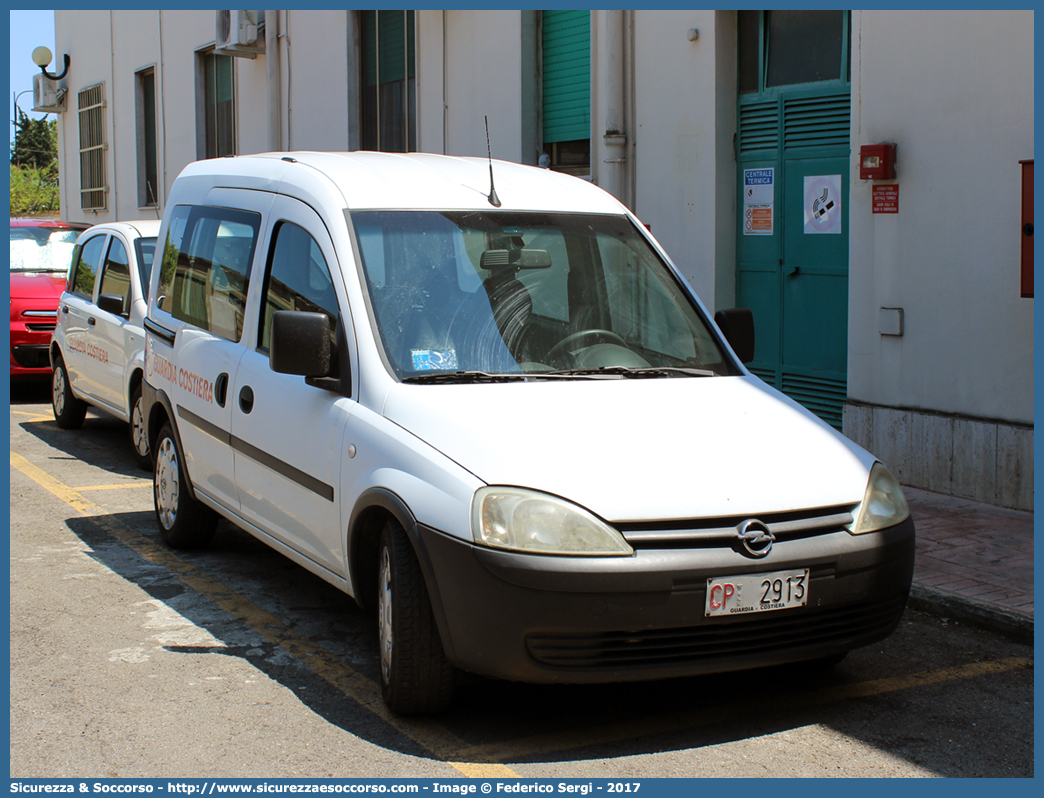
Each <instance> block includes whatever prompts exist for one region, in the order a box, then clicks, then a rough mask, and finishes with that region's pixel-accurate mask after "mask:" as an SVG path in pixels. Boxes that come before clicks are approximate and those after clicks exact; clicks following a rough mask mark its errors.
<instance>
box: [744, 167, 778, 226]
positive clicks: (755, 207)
mask: <svg viewBox="0 0 1044 798" xmlns="http://www.w3.org/2000/svg"><path fill="white" fill-rule="evenodd" d="M775 177H776V170H775V169H773V168H771V167H769V168H767V169H744V170H743V235H745V236H770V235H772V204H773V202H774V201H775V193H776V183H775Z"/></svg>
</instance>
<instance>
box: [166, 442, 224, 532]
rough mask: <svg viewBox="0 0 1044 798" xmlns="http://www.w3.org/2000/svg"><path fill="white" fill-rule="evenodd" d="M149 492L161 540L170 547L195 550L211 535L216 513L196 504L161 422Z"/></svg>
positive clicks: (180, 462) (178, 454)
mask: <svg viewBox="0 0 1044 798" xmlns="http://www.w3.org/2000/svg"><path fill="white" fill-rule="evenodd" d="M152 495H153V499H154V501H155V507H156V520H157V521H159V525H160V534H161V535H162V536H163V542H164V543H166V544H167V545H168V546H170V547H171V548H174V549H197V548H200V547H202V546H205V545H207V544H208V543H209V542H210V539H211V538H212V537H214V530H215V529H216V527H217V522H218V517H217V513H215V512H214V511H213V510H211V509H210V508H209V507H207V506H206V505H203V504H200V502H198V501H197V500H196V497H195V496H193V495H192V489H191V488H189V485H188V482H187V481H186V480H185V468H184V464H183V462H182V457H181V452H180V451H178V444H177V441H176V440H175V439H174V430H173V429H172V428H171V426H170V423H169V422H168V423H165V424H164V425H163V428H162V429H161V430H160V434H159V437H158V438H157V439H156V467H155V469H154V470H153V472H152Z"/></svg>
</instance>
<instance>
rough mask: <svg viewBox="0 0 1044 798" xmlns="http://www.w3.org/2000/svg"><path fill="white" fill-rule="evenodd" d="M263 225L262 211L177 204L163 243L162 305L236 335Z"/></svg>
mask: <svg viewBox="0 0 1044 798" xmlns="http://www.w3.org/2000/svg"><path fill="white" fill-rule="evenodd" d="M260 227H261V214H258V213H252V212H249V211H238V210H232V209H230V208H211V207H206V206H195V207H188V206H185V207H179V208H176V209H175V210H174V211H173V213H172V215H171V220H170V223H169V225H168V228H169V229H168V233H167V240H166V243H165V244H164V247H163V261H162V267H161V272H160V285H159V302H158V304H159V308H160V309H161V310H165V311H167V312H168V313H170V315H172V316H173V317H174V318H175V319H180V320H181V321H185V322H188V323H189V324H192V325H194V326H196V327H199V328H201V329H204V330H208V331H209V332H212V333H214V334H215V335H219V336H221V337H222V338H227V339H228V340H230V341H238V340H239V339H240V337H241V336H242V334H243V312H244V310H245V308H246V296H247V289H248V288H249V285H250V264H251V262H252V261H253V258H254V248H255V247H256V245H257V234H258V230H259V229H260Z"/></svg>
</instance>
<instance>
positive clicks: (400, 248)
mask: <svg viewBox="0 0 1044 798" xmlns="http://www.w3.org/2000/svg"><path fill="white" fill-rule="evenodd" d="M351 219H352V223H353V225H354V228H355V234H356V238H357V240H358V244H359V249H360V251H361V254H362V264H363V271H364V274H365V279H366V286H367V289H368V291H369V297H370V303H371V307H372V309H373V316H374V323H375V327H376V331H377V333H378V337H379V340H380V343H381V345H382V346H383V348H384V353H385V356H386V359H387V361H388V363H389V365H390V366H391V368H392V370H393V372H394V373H395V374H396V376H398V378H399V379H401V380H409V381H417V382H425V381H427V382H452V381H456V379H455V378H459V379H461V380H464V379H468V378H472V379H473V378H474V377H475V376H476V375H481V376H482V377H485V378H489V377H492V376H496V377H499V378H506V379H511V378H515V379H520V378H532V377H546V378H549V379H551V378H567V377H568V378H585V377H610V376H612V377H621V378H622V377H625V376H648V377H661V376H662V377H669V376H713V375H724V374H732V373H736V372H735V371H734V369H733V366H732V365H731V364H730V362H729V360H728V359H727V358H726V356H725V355H724V353H723V352H722V350H721V348H720V347H719V346H718V345H717V343H716V342H715V340H714V337H713V336H712V335H711V333H710V331H709V330H708V328H707V324H706V323H705V321H704V320H703V318H702V317H701V314H700V313H698V312H697V310H696V308H695V307H694V305H693V304H692V302H691V301H690V300H689V298H688V297H687V296H686V294H685V293H684V291H683V289H682V288H681V286H680V285H679V284H678V282H677V280H676V279H675V277H674V275H673V274H672V273H671V272H670V270H669V269H668V268H667V266H666V264H665V263H664V262H663V261H662V260H661V259H660V258H659V257H658V256H657V254H656V253H655V252H654V251H653V250H652V248H651V247H650V246H649V245H648V243H647V242H646V240H645V239H644V238H643V237H642V236H641V235H640V234H639V232H638V231H637V230H636V229H635V228H634V225H633V224H632V223H631V221H630V220H629V219H628V218H627V217H624V216H610V215H594V214H567V213H518V212H499V211H490V212H485V211H438V212H436V211H365V212H354V213H352V214H351Z"/></svg>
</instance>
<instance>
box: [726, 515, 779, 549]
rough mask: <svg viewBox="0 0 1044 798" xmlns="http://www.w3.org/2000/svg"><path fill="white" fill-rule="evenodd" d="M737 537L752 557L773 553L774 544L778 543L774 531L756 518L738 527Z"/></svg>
mask: <svg viewBox="0 0 1044 798" xmlns="http://www.w3.org/2000/svg"><path fill="white" fill-rule="evenodd" d="M736 536H737V537H738V538H739V539H740V543H742V544H743V549H744V551H746V552H747V554H749V555H750V556H751V557H758V558H761V557H764V556H766V555H767V554H768V553H769V552H770V551H772V544H773V543H775V542H776V536H775V535H773V534H772V531H771V530H770V529H769V528H768V527H767V526H765V524H763V523H762V522H761V521H759V520H757V519H756V518H750V519H747V520H746V521H744V522H743V523H742V524H740V525H739V526H738V527H736Z"/></svg>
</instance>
